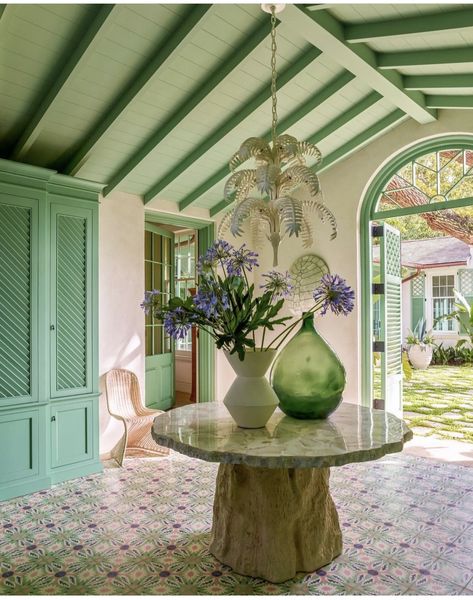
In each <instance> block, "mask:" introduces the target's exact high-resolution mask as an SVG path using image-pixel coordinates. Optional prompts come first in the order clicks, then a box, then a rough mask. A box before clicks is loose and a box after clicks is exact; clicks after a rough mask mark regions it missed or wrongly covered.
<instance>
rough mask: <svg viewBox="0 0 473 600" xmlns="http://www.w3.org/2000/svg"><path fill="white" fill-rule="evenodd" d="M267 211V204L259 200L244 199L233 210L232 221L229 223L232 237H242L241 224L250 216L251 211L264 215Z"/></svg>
mask: <svg viewBox="0 0 473 600" xmlns="http://www.w3.org/2000/svg"><path fill="white" fill-rule="evenodd" d="M266 209H267V204H266V203H265V202H264V201H263V200H261V199H260V198H245V199H244V200H242V201H241V202H239V203H238V204H237V205H236V206H235V208H234V209H233V214H232V219H231V223H230V231H231V232H232V234H233V235H234V236H240V235H242V233H243V231H242V228H241V224H242V223H243V221H245V220H246V219H248V217H250V216H251V214H252V211H254V210H259V211H260V213H264V212H265V210H266Z"/></svg>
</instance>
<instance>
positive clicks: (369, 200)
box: [360, 134, 473, 406]
mask: <svg viewBox="0 0 473 600" xmlns="http://www.w3.org/2000/svg"><path fill="white" fill-rule="evenodd" d="M450 148H458V149H459V150H473V135H471V134H470V135H468V134H450V135H442V136H439V137H435V138H429V139H426V140H423V141H421V142H419V143H417V144H413V145H412V146H409V147H408V148H405V149H403V150H401V151H400V152H399V153H398V154H396V155H395V156H393V157H392V158H391V159H390V160H389V161H388V163H387V164H385V165H383V166H382V167H381V168H380V169H379V170H378V172H377V173H376V174H375V175H374V177H373V178H372V180H371V183H370V185H369V186H368V189H367V191H366V192H365V194H364V197H363V203H362V205H361V212H360V293H361V303H360V306H361V398H362V404H363V405H364V406H370V405H371V398H372V395H373V394H372V393H373V390H372V385H373V379H372V375H373V373H372V370H373V365H372V339H373V336H372V328H373V315H372V302H371V290H372V283H373V282H372V280H371V235H370V234H371V227H370V225H371V222H372V221H375V220H379V219H387V218H390V217H404V216H406V215H413V214H420V213H422V212H433V211H437V210H444V209H445V208H446V206H445V205H444V204H443V203H433V204H431V205H430V204H429V205H428V208H426V207H425V206H420V207H409V208H396V209H393V210H389V211H387V210H386V211H379V212H377V211H376V205H377V204H378V199H379V196H380V194H381V192H382V190H383V189H384V186H385V185H386V184H387V182H388V181H389V179H390V178H391V177H392V176H393V175H394V174H395V173H396V172H397V171H398V170H399V169H400V168H401V167H402V166H403V165H404V164H405V163H407V162H409V161H411V160H413V159H415V158H416V157H418V156H422V155H423V154H427V153H429V152H439V151H440V150H448V149H450ZM464 206H473V198H463V199H462V200H450V201H449V202H448V208H461V207H464Z"/></svg>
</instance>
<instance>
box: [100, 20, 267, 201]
mask: <svg viewBox="0 0 473 600" xmlns="http://www.w3.org/2000/svg"><path fill="white" fill-rule="evenodd" d="M270 29H271V24H270V22H269V21H266V20H265V21H263V23H259V24H258V25H257V26H256V28H254V29H253V31H252V32H251V33H250V34H249V35H248V36H247V37H246V38H245V39H244V40H243V41H242V42H241V43H240V44H239V45H238V47H237V49H236V50H235V49H232V50H231V52H229V53H228V54H227V55H226V56H224V57H223V59H222V60H221V61H220V62H219V64H218V66H217V67H216V68H215V69H214V70H213V71H212V72H211V73H210V75H209V76H208V77H206V78H205V80H204V81H203V82H202V83H200V84H198V85H197V87H196V88H194V89H193V90H192V91H191V93H190V94H189V95H188V96H186V97H185V99H184V101H183V102H181V103H180V104H179V105H178V107H177V108H176V110H175V111H174V112H173V113H172V114H170V115H169V117H167V118H166V120H165V121H164V123H163V124H162V125H160V126H159V127H158V128H157V129H156V130H155V131H154V132H153V133H152V134H151V135H150V136H149V137H148V139H147V140H146V141H145V142H144V143H143V144H142V145H141V146H140V147H139V148H138V150H137V151H136V152H135V154H133V155H132V156H130V157H129V158H128V159H127V160H126V161H125V162H124V163H123V164H122V165H121V166H120V167H119V168H118V169H117V171H116V172H115V173H114V174H113V175H112V177H111V179H110V181H109V182H108V185H107V187H106V188H105V191H104V195H105V196H107V195H108V194H110V192H111V191H112V190H114V189H115V188H116V187H117V186H118V185H119V184H120V183H121V182H122V181H123V180H124V179H125V178H126V177H127V176H128V175H129V174H130V173H131V172H132V171H133V170H134V169H136V167H137V166H138V165H139V164H140V163H141V162H142V161H143V160H145V159H146V158H147V156H148V155H149V154H150V153H151V152H152V151H153V150H154V149H155V148H156V146H158V144H160V143H161V142H162V141H163V139H164V138H165V137H166V136H167V135H169V133H171V131H172V130H173V129H174V128H175V127H177V126H178V125H179V123H180V122H181V121H182V120H183V119H185V118H186V117H187V115H189V114H190V113H191V112H192V111H193V110H194V109H195V108H196V106H198V105H199V104H200V103H201V102H202V101H203V100H205V98H206V97H207V96H208V95H209V94H210V93H211V92H212V91H213V90H214V89H215V88H216V87H217V86H218V85H219V84H220V83H221V82H222V81H223V80H224V79H225V78H226V77H227V76H228V75H229V74H230V73H231V72H232V71H233V70H234V69H235V68H236V67H238V66H239V64H240V63H241V62H243V61H244V60H245V59H246V58H247V57H248V55H249V54H251V52H253V50H255V48H257V46H259V44H261V42H262V41H263V40H264V39H265V38H266V37H267V36H268V34H269V32H270Z"/></svg>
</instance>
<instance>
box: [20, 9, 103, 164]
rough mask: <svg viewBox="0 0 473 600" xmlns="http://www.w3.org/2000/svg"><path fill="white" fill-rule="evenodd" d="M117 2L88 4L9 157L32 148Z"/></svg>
mask: <svg viewBox="0 0 473 600" xmlns="http://www.w3.org/2000/svg"><path fill="white" fill-rule="evenodd" d="M113 9H114V5H113V4H95V5H93V4H92V5H89V6H88V7H87V14H86V16H85V18H84V19H83V20H82V21H81V23H80V25H79V27H78V28H77V31H76V32H75V34H74V35H73V36H72V38H71V41H70V43H69V44H68V46H67V48H64V50H63V51H62V52H61V58H60V60H59V62H58V63H56V64H55V65H54V68H53V69H52V71H51V72H50V73H49V76H48V77H47V78H46V79H45V81H44V84H43V86H42V88H41V90H40V91H39V93H38V95H37V96H36V98H35V99H34V100H33V101H32V102H31V105H30V106H31V107H32V110H31V112H30V113H29V114H28V115H27V117H26V119H25V123H24V125H23V127H22V131H21V133H20V135H19V136H18V137H17V139H16V141H15V142H13V144H12V146H13V149H12V150H11V151H10V153H9V157H10V158H11V159H13V160H18V159H19V158H21V157H22V156H23V155H24V154H25V152H27V150H28V149H29V148H30V147H31V145H32V144H33V143H34V141H35V140H36V138H37V137H38V135H39V133H40V132H41V127H42V122H43V119H44V117H45V116H46V114H47V112H48V111H49V110H50V108H51V106H52V104H53V102H54V100H55V99H56V98H57V96H58V95H59V93H60V92H61V90H62V89H63V87H64V86H65V85H66V84H67V82H68V81H69V80H70V78H71V77H72V75H73V73H74V72H75V71H76V69H77V67H78V66H79V64H80V62H81V60H82V59H83V57H84V55H85V53H86V52H87V50H88V49H89V48H90V47H91V45H92V44H93V43H96V40H97V37H98V34H99V32H100V31H101V30H102V28H103V27H104V25H105V23H106V22H107V19H108V18H109V16H110V13H111V12H112V10H113Z"/></svg>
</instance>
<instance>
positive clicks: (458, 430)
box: [403, 365, 473, 443]
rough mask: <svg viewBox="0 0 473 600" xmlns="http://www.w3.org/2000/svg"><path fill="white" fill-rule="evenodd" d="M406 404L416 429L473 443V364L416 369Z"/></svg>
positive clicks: (406, 384)
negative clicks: (423, 369)
mask: <svg viewBox="0 0 473 600" xmlns="http://www.w3.org/2000/svg"><path fill="white" fill-rule="evenodd" d="M403 405H404V419H405V420H406V422H407V423H408V425H409V427H411V428H414V432H416V433H418V434H420V435H434V436H435V437H439V438H446V439H457V440H461V441H465V442H471V443H473V365H463V366H430V367H429V368H428V369H426V370H425V371H416V370H413V373H412V379H411V380H410V381H404V403H403ZM436 405H438V406H436ZM417 428H425V430H423V429H422V430H420V429H419V430H418V429H417Z"/></svg>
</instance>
